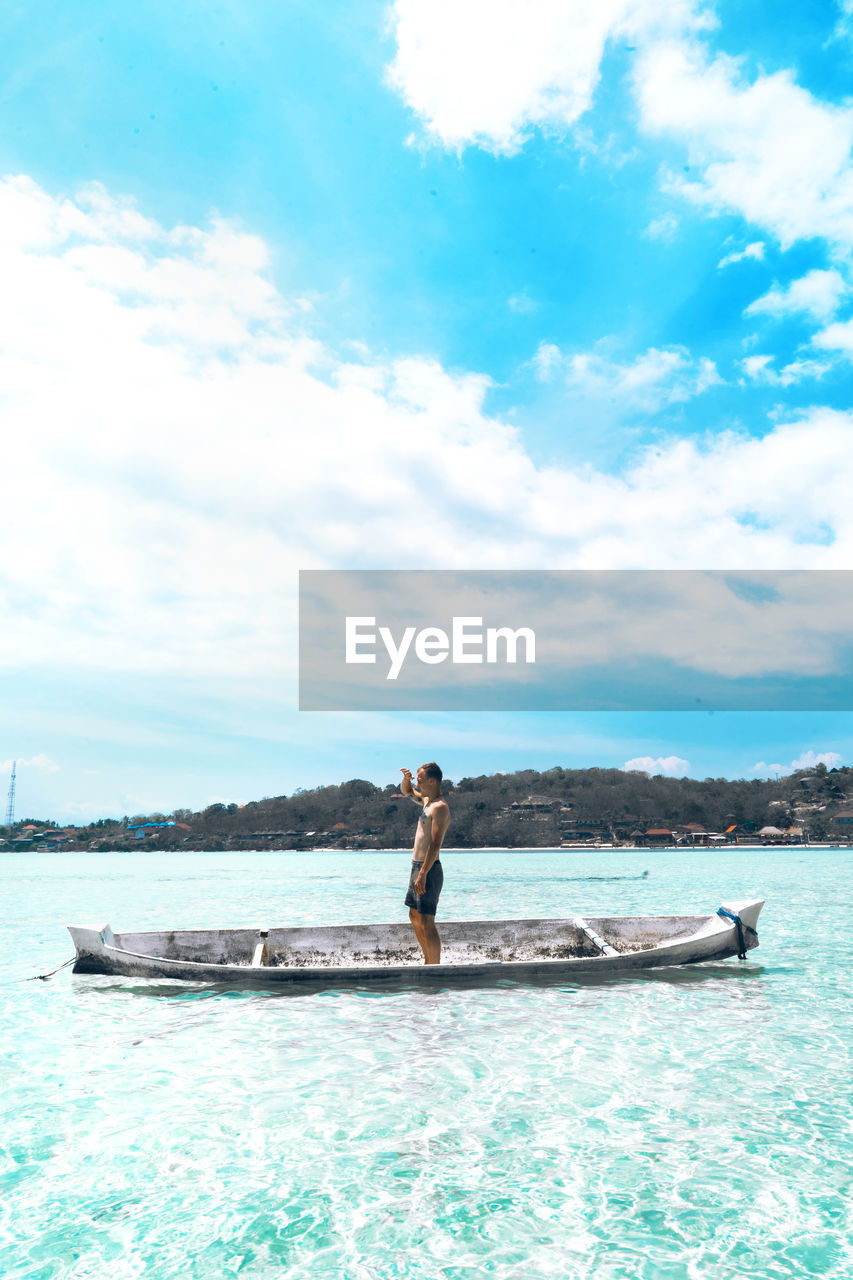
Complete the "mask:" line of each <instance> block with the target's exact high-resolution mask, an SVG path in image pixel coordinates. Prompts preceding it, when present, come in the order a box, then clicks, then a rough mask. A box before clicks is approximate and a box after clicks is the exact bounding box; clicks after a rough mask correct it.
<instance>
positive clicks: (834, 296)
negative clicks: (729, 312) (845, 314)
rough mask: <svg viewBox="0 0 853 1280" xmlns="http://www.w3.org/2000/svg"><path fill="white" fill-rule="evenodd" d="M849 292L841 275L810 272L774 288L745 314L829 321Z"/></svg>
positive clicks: (833, 272) (830, 272) (751, 304)
mask: <svg viewBox="0 0 853 1280" xmlns="http://www.w3.org/2000/svg"><path fill="white" fill-rule="evenodd" d="M849 292H850V287H849V285H848V284H847V282H846V280H845V279H844V277H843V276H842V275H841V273H840V272H838V271H834V270H833V271H809V272H808V274H807V275H804V276H801V277H800V279H799V280H792V281H791V283H790V284H789V285H788V287H787V288H786V289H781V288H779V287H778V286H777V287H776V288H774V289H771V290H770V291H769V292H768V293H765V294H764V295H763V296H762V297H760V298H756V300H755V302H751V303H750V304H749V306H748V307H747V308H746V311H745V313H744V314H745V315H748V316H750V315H770V316H785V315H792V314H797V313H798V312H804V313H805V314H806V315H810V316H813V317H814V318H815V319H816V320H828V319H829V318H830V316H833V315H834V314H835V312H836V311H837V310H838V307H839V305H840V304H841V301H842V299H844V298H845V297H846V296H847V294H848V293H849Z"/></svg>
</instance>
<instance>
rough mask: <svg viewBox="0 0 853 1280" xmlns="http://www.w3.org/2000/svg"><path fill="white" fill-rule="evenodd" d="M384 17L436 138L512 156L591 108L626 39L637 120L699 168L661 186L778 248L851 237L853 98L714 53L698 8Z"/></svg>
mask: <svg viewBox="0 0 853 1280" xmlns="http://www.w3.org/2000/svg"><path fill="white" fill-rule="evenodd" d="M391 12H392V24H393V27H394V31H395V34H396V39H397V53H396V57H395V59H394V61H393V64H392V65H391V67H390V68H389V78H390V80H391V83H392V84H393V85H394V86H395V87H396V89H397V90H398V91H399V93H400V94H401V95H402V97H403V98H404V99H405V101H406V102H407V104H408V105H409V106H410V107H411V108H412V110H413V111H415V112H416V113H417V114H418V115H419V116H420V118H421V120H422V121H423V123H424V125H425V128H426V131H427V135H428V137H430V138H431V139H433V140H434V141H437V142H439V143H440V144H442V145H443V146H445V147H448V148H450V149H456V150H461V149H463V148H464V147H466V146H469V145H477V146H480V147H483V148H485V149H487V150H489V151H492V152H495V153H497V154H511V153H513V152H515V151H517V150H518V149H519V148H520V147H521V146H522V145H523V144H524V141H525V139H526V137H527V136H528V135H529V133H530V131H531V130H532V129H535V128H539V129H542V130H545V131H549V130H550V131H557V132H566V131H568V130H569V129H571V128H572V127H573V126H575V125H576V124H577V122H578V120H579V119H580V117H581V116H582V115H583V113H584V112H585V111H587V110H588V108H589V107H590V105H591V103H592V99H593V95H594V92H595V87H596V84H597V82H598V77H599V69H600V63H601V58H602V54H603V52H604V48H605V45H606V43H607V41H608V40H610V39H614V38H617V39H618V38H623V39H629V40H630V41H631V42H632V44H633V45H634V46H635V47H636V51H637V52H636V57H635V63H634V72H633V85H634V91H635V94H636V99H637V104H638V108H639V122H640V127H641V129H643V130H644V131H645V132H646V133H648V134H651V135H653V136H662V137H669V138H674V139H676V140H677V141H679V142H681V143H682V144H683V145H684V146H685V148H686V149H687V153H688V158H689V160H690V165H691V167H692V169H693V171H694V174H693V176H691V177H690V178H689V179H688V178H684V177H683V175H680V176H670V178H669V180H668V182H667V184H666V186H667V189H669V190H671V191H675V192H678V193H679V194H681V195H682V196H685V197H687V198H689V199H691V200H693V201H695V202H697V203H698V204H701V205H703V206H706V207H707V208H709V209H711V210H713V211H733V212H736V213H739V214H741V215H742V216H743V217H744V218H746V219H747V221H749V222H751V223H753V224H754V225H756V226H758V227H762V228H764V229H765V230H766V231H768V232H770V233H771V234H773V235H774V236H775V237H777V239H778V240H779V241H780V242H781V244H782V245H783V247H788V246H790V245H791V244H793V243H794V242H795V241H797V240H799V239H804V238H812V237H814V236H820V237H823V238H824V239H826V240H827V241H828V242H829V243H830V245H831V246H833V247H834V248H836V249H839V250H840V251H841V252H846V250H847V249H848V248H849V247H850V246H851V245H853V166H851V162H850V153H851V144H853V107H851V106H850V105H849V104H847V103H845V104H843V105H841V106H837V105H835V104H832V103H828V102H824V101H822V100H821V99H820V98H818V97H816V96H815V95H813V94H811V93H809V92H808V91H807V90H805V89H803V88H802V87H801V86H799V85H798V84H797V83H796V82H795V80H794V77H793V74H792V73H791V72H790V71H779V72H777V73H775V74H773V75H765V74H761V75H758V76H757V77H755V78H754V79H753V80H752V81H750V80H749V79H748V78H747V76H746V75H745V73H744V70H743V65H742V63H741V62H740V61H738V60H737V59H735V58H731V57H728V56H724V55H721V56H718V57H716V58H713V57H711V55H710V54H709V52H708V50H707V49H706V47H705V46H704V45H703V44H702V43H701V41H700V40H699V39H698V38H697V37H698V33H700V32H701V31H702V30H703V29H707V28H708V27H709V26H712V25H713V19H712V18H711V16H710V15H709V13H708V12H707V11H705V12H703V11H702V10H701V9H700V7H699V6H698V4H694V3H690V0H685V2H684V3H680V4H678V3H674V4H670V5H665V6H664V5H660V4H659V3H657V4H656V3H652V2H651V0H645V2H644V0H603V2H602V3H599V4H597V5H592V4H584V3H578V4H572V5H565V4H561V3H560V2H559V0H530V3H528V4H525V5H519V4H517V3H515V0H463V2H462V3H458V2H451V0H396V3H395V4H394V6H393V8H392V11H391ZM654 225H655V224H653V226H654ZM670 226H671V224H670V223H668V222H661V223H660V224H659V226H658V227H657V228H656V230H655V231H654V232H651V234H656V233H660V232H664V233H668V229H669V227H670ZM756 243H757V242H756ZM743 256H757V250H756V249H755V246H754V245H750V246H749V247H748V248H747V250H745V251H744V255H743ZM739 260H741V259H740V258H739V257H738V256H737V255H730V256H729V258H728V259H724V260H723V264H725V263H726V262H727V261H728V262H735V261H739Z"/></svg>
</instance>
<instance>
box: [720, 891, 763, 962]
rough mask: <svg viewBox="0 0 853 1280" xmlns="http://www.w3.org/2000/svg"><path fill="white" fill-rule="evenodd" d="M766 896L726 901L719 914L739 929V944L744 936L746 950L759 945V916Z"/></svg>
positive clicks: (735, 928) (743, 944) (743, 943)
mask: <svg viewBox="0 0 853 1280" xmlns="http://www.w3.org/2000/svg"><path fill="white" fill-rule="evenodd" d="M764 902H765V899H764V898H744V899H738V900H737V901H734V902H724V903H723V904H722V906H721V907H720V908H719V910H718V912H717V915H718V916H721V917H722V919H723V920H724V921H725V922H726V923H730V924H731V926H732V928H733V929H734V930H737V931H738V934H739V939H738V941H739V944H740V937H741V936H742V938H743V942H742V944H740V945H742V946H743V949H744V951H751V950H752V949H753V947H757V946H758V917H759V915H760V914H761V908H762V907H763V906H764Z"/></svg>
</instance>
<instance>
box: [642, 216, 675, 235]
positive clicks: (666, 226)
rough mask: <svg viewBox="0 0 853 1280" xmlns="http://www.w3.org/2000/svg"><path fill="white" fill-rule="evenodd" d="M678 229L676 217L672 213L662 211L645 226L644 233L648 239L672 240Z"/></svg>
mask: <svg viewBox="0 0 853 1280" xmlns="http://www.w3.org/2000/svg"><path fill="white" fill-rule="evenodd" d="M677 230H678V218H676V216H675V214H674V213H664V214H662V216H661V217H660V218H655V219H654V220H653V221H652V222H650V223H649V225H648V226H647V227H646V235H647V236H648V237H649V239H650V240H672V238H673V236H674V235H675V233H676V231H677Z"/></svg>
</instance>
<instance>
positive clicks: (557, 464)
mask: <svg viewBox="0 0 853 1280" xmlns="http://www.w3.org/2000/svg"><path fill="white" fill-rule="evenodd" d="M0 22H2V28H3V39H2V41H0V66H2V71H0V76H1V77H2V79H0V83H2V94H0V115H2V129H0V173H2V174H3V175H4V177H3V178H2V182H0V243H2V248H0V256H2V259H3V261H2V263H0V269H2V273H3V279H4V290H3V297H2V299H0V397H2V420H3V422H4V427H5V431H4V435H5V438H6V444H5V461H6V476H7V482H6V484H5V486H4V489H5V500H4V502H3V504H2V510H0V530H2V540H3V554H2V557H0V608H2V616H3V627H2V637H0V673H2V674H0V680H2V720H0V764H3V763H4V762H6V765H8V763H9V762H10V761H11V760H12V759H13V758H18V759H19V760H22V761H24V762H25V763H24V764H22V765H21V766H20V768H19V780H18V795H19V812H20V813H23V812H24V811H26V812H27V813H28V814H33V815H39V816H53V817H56V818H59V819H62V820H83V819H88V818H90V817H96V816H100V815H102V814H106V813H111V814H119V815H121V814H122V813H128V812H141V811H149V810H155V809H156V810H161V811H169V810H170V809H172V808H174V807H176V806H182V805H188V806H200V805H204V804H206V803H210V802H211V801H212V800H217V799H223V800H232V799H233V800H239V801H242V800H248V799H253V798H257V797H260V796H261V795H273V794H281V793H283V792H289V791H292V790H293V789H294V788H295V787H297V786H306V787H307V786H313V785H317V784H320V783H323V782H327V781H337V780H340V779H343V778H347V777H352V776H367V777H371V778H373V779H375V780H376V781H383V780H386V779H390V778H392V777H393V776H394V774H395V772H396V768H397V766H398V765H399V764H404V763H405V764H408V765H409V766H412V765H413V764H416V763H417V762H418V760H419V759H420V758H422V757H425V756H426V757H436V758H439V759H441V760H442V762H446V764H447V768H448V772H449V773H451V774H452V775H454V776H459V775H461V774H476V773H481V772H488V771H491V770H495V769H503V770H508V769H513V768H522V767H527V766H532V767H548V766H550V765H552V764H564V765H567V766H583V765H587V764H597V765H607V766H612V765H622V764H624V763H626V762H627V761H632V760H644V759H647V760H648V761H650V762H651V763H652V765H653V766H654V767H660V768H662V769H664V770H665V771H669V772H678V771H684V770H685V769H686V770H687V771H688V772H690V773H691V774H692V775H694V776H700V777H702V776H706V775H713V776H720V775H727V776H756V775H757V774H760V773H762V772H764V773H769V772H772V771H774V768H773V767H774V766H778V767H780V768H790V767H792V766H793V764H794V762H796V761H798V760H805V761H806V762H808V761H809V760H812V759H817V758H819V757H821V756H824V757H826V758H827V759H828V760H830V761H831V762H839V761H842V760H843V761H844V762H846V763H850V762H851V760H853V726H851V721H850V717H849V716H848V715H846V714H842V713H821V714H811V715H809V714H806V713H794V712H792V711H790V710H788V709H780V710H779V711H778V712H774V713H767V714H762V715H752V716H744V715H742V716H734V715H728V716H726V715H722V714H718V715H717V716H715V717H708V716H705V717H702V716H693V715H671V716H664V715H662V714H659V715H656V716H645V717H640V716H636V715H621V716H620V715H616V714H600V715H593V714H584V715H582V716H581V715H562V714H560V715H558V714H551V715H533V714H517V715H515V716H506V715H499V714H498V713H495V714H494V715H493V716H491V717H489V716H466V717H462V716H457V717H454V716H447V715H438V714H435V715H432V716H419V717H414V716H406V715H402V714H401V715H399V716H396V717H387V716H380V715H375V716H362V717H352V716H333V715H308V714H302V715H300V714H299V713H298V712H297V710H296V679H295V677H296V669H295V663H296V590H297V572H298V570H299V569H301V568H401V567H405V566H410V567H412V568H496V569H497V568H500V569H503V568H508V569H519V568H522V569H523V568H530V569H540V568H554V567H556V568H632V569H633V568H711V569H721V568H725V569H733V568H750V569H751V568H765V569H789V568H801V569H822V568H848V567H849V566H850V564H851V550H853V524H851V516H850V503H849V492H850V475H849V471H850V458H851V455H853V450H851V427H853V421H852V420H851V416H850V411H849V405H850V394H851V387H852V386H853V378H852V377H851V374H853V364H851V360H853V319H851V315H853V305H851V302H853V283H851V282H853V273H851V246H853V165H851V143H853V108H852V107H851V106H850V104H849V101H848V98H847V95H848V93H849V85H850V82H851V71H853V9H851V6H850V5H849V4H847V3H826V4H812V5H809V6H795V5H792V4H787V3H786V4H778V3H777V4H773V5H771V4H769V3H750V4H746V5H744V4H740V3H739V4H734V3H721V4H716V5H711V4H709V5H703V4H699V3H694V2H693V0H678V3H673V4H671V5H668V6H661V5H659V4H654V3H651V2H650V0H612V3H610V4H607V5H602V4H600V3H598V4H595V5H593V4H591V3H589V4H587V3H578V4H576V5H573V6H566V5H564V4H561V3H551V2H550V0H533V2H531V3H529V4H525V5H520V4H517V3H509V2H508V0H505V2H503V3H490V4H487V3H485V2H483V0H468V2H467V3H459V0H456V3H454V4H450V3H445V2H444V0H433V2H432V3H427V2H426V0H397V3H394V4H389V5H382V4H367V3H364V4H362V3H357V2H353V0H348V3H346V4H343V3H333V2H330V3H327V4H324V5H322V6H317V5H314V6H307V5H299V4H295V3H284V4H282V3H255V4H252V5H251V6H249V5H237V4H231V5H228V4H223V5H220V6H217V7H216V8H211V7H210V6H201V5H198V4H190V3H183V4H182V3H177V4H176V3H170V4H168V5H166V4H154V3H146V2H145V0H143V2H142V3H139V4H137V5H135V6H132V7H130V6H124V7H120V8H119V9H114V10H113V11H106V10H105V9H104V7H103V6H102V5H95V4H85V3H75V4H74V5H72V6H67V5H65V6H60V5H59V4H45V5H42V6H40V8H39V21H38V23H35V22H34V21H33V20H32V11H31V10H28V9H27V8H26V7H25V6H23V5H11V6H7V7H6V9H5V10H4V15H3V18H2V19H0ZM809 753H811V754H809ZM656 762H664V763H663V764H659V763H656Z"/></svg>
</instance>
